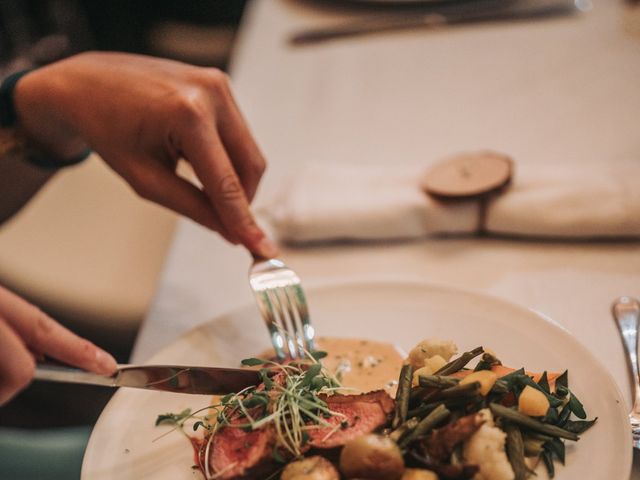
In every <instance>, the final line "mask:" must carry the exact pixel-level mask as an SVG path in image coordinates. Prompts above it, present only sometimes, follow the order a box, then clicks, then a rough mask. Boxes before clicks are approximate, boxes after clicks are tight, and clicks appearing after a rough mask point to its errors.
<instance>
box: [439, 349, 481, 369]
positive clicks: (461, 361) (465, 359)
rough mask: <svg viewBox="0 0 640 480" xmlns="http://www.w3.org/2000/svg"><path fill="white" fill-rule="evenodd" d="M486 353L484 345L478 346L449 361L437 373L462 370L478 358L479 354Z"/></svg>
mask: <svg viewBox="0 0 640 480" xmlns="http://www.w3.org/2000/svg"><path fill="white" fill-rule="evenodd" d="M482 353H484V349H483V348H482V347H476V348H474V349H473V350H471V351H470V352H464V353H463V354H462V355H460V356H459V357H458V358H456V359H455V360H452V361H451V362H449V363H447V364H446V365H445V366H444V367H442V368H441V369H440V370H438V371H437V372H436V375H451V374H452V373H456V372H458V371H460V370H462V369H463V368H464V367H465V366H466V365H467V363H469V362H470V361H471V360H473V359H474V358H476V357H477V356H478V355H481V354H482Z"/></svg>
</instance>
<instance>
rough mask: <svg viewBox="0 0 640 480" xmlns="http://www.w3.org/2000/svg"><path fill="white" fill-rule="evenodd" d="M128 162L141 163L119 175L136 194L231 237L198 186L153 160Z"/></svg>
mask: <svg viewBox="0 0 640 480" xmlns="http://www.w3.org/2000/svg"><path fill="white" fill-rule="evenodd" d="M131 164H133V165H140V166H141V167H138V168H137V169H134V170H131V171H130V172H126V173H125V172H123V173H122V175H123V176H124V177H125V178H126V180H127V181H128V182H129V184H130V185H131V187H132V188H133V189H134V190H135V192H136V193H137V194H138V195H140V196H141V197H143V198H145V199H147V200H150V201H152V202H155V203H158V204H160V205H162V206H164V207H167V208H169V209H171V210H173V211H174V212H176V213H178V214H180V215H184V216H186V217H188V218H190V219H192V220H193V221H195V222H197V223H199V224H200V225H203V226H205V227H207V228H210V229H211V230H215V231H216V232H219V233H220V234H221V235H222V236H223V237H224V238H225V239H226V240H227V241H231V242H233V241H234V239H233V238H232V237H231V236H230V234H229V233H227V231H226V229H225V228H224V226H223V225H222V221H221V220H220V217H219V216H218V214H217V213H216V210H215V209H214V208H213V207H212V206H211V203H210V201H209V198H208V197H207V195H206V194H205V193H204V192H203V191H202V190H200V189H199V188H198V187H196V186H195V185H193V184H192V183H190V182H189V181H187V180H185V179H183V178H181V177H179V176H177V175H176V174H175V173H174V172H173V171H171V170H170V169H167V168H163V167H162V166H160V165H158V164H157V162H154V161H153V160H151V161H149V162H137V161H132V162H131ZM154 164H155V165H154Z"/></svg>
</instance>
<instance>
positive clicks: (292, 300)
mask: <svg viewBox="0 0 640 480" xmlns="http://www.w3.org/2000/svg"><path fill="white" fill-rule="evenodd" d="M249 284H250V285H251V289H252V290H253V293H254V295H255V297H256V301H257V302H258V308H259V309H260V313H261V315H262V319H263V320H264V321H265V323H266V324H267V328H268V329H269V335H270V337H271V343H272V344H273V348H274V350H275V352H276V355H277V356H278V358H279V359H284V358H302V357H304V356H305V350H306V351H307V352H312V351H313V349H314V344H313V339H314V337H315V330H314V329H313V326H312V325H311V321H310V320H309V309H308V308H307V300H306V298H305V295H304V291H303V290H302V285H301V284H300V277H298V275H297V274H296V272H294V271H293V270H291V269H290V268H289V267H287V266H286V265H285V264H284V263H283V262H282V261H281V260H278V259H275V258H273V259H270V260H264V259H255V260H254V262H253V265H252V266H251V269H250V270H249Z"/></svg>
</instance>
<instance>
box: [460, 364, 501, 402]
mask: <svg viewBox="0 0 640 480" xmlns="http://www.w3.org/2000/svg"><path fill="white" fill-rule="evenodd" d="M497 379H498V375H497V374H496V373H494V372H492V371H491V370H480V371H477V372H473V373H472V374H470V375H467V376H466V377H464V378H463V379H462V381H461V382H460V385H467V384H469V383H473V382H478V383H480V395H482V396H484V397H486V396H487V395H488V394H489V392H490V391H491V389H492V388H493V386H494V385H495V383H496V380H497Z"/></svg>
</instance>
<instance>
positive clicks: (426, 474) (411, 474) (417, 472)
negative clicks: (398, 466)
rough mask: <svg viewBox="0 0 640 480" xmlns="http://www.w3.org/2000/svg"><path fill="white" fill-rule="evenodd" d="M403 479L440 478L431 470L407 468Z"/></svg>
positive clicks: (428, 479)
mask: <svg viewBox="0 0 640 480" xmlns="http://www.w3.org/2000/svg"><path fill="white" fill-rule="evenodd" d="M401 480H438V475H436V474H435V473H434V472H432V471H431V470H422V469H421V468H407V469H406V470H405V471H404V474H403V475H402V479H401Z"/></svg>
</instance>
